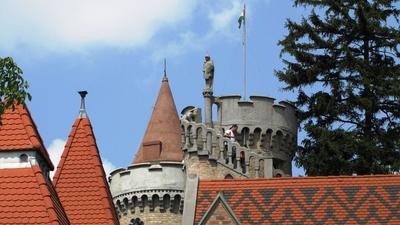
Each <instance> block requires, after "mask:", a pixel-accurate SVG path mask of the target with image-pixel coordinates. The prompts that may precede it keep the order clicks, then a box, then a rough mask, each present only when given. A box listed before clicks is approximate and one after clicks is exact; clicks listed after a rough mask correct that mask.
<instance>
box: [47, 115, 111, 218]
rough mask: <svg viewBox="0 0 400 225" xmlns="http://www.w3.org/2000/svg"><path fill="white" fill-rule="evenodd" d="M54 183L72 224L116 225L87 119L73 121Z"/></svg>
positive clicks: (97, 152) (109, 196) (94, 141)
mask: <svg viewBox="0 0 400 225" xmlns="http://www.w3.org/2000/svg"><path fill="white" fill-rule="evenodd" d="M53 182H54V186H55V187H56V190H57V193H58V195H59V197H60V200H61V203H62V205H63V206H64V209H65V212H66V214H67V216H68V218H69V219H70V221H71V224H72V225H85V224H87V225H94V224H96V225H116V224H118V219H117V215H116V213H115V210H114V205H113V203H112V199H111V194H110V192H109V189H108V184H107V181H106V175H105V173H104V170H103V166H102V163H101V159H100V154H99V151H98V149H97V145H96V140H95V137H94V134H93V130H92V126H91V124H90V121H89V119H88V118H79V119H76V121H75V123H74V125H73V127H72V130H71V133H70V135H69V137H68V140H67V143H66V145H65V149H64V152H63V154H62V156H61V160H60V163H59V165H58V167H57V172H56V174H55V175H54V180H53Z"/></svg>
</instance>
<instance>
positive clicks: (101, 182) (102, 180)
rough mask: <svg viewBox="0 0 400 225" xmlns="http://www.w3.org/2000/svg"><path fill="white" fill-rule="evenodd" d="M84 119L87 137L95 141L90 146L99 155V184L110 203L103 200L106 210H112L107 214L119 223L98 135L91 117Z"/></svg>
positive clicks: (104, 197) (97, 158) (110, 218)
mask: <svg viewBox="0 0 400 225" xmlns="http://www.w3.org/2000/svg"><path fill="white" fill-rule="evenodd" d="M83 119H86V120H87V122H86V124H83V125H84V126H83V128H86V129H87V136H86V137H87V138H88V137H89V138H92V139H93V140H92V141H93V143H92V144H91V145H90V146H89V147H91V149H93V151H95V156H97V157H95V158H96V160H98V161H97V163H98V165H96V166H97V167H98V170H96V172H99V171H100V173H101V174H98V176H97V178H98V179H97V181H98V182H99V186H100V187H101V188H103V189H104V191H105V196H102V197H103V199H105V200H106V201H107V202H108V204H107V203H106V202H105V201H103V206H104V210H107V211H108V210H109V211H110V214H106V215H107V216H108V217H109V220H111V221H112V222H114V223H119V220H118V219H117V218H118V216H117V214H116V212H115V210H114V207H113V205H114V204H113V201H112V196H111V192H110V188H109V186H108V183H107V179H106V178H107V174H106V173H105V172H104V167H103V163H102V160H101V157H100V151H99V149H98V147H97V143H96V137H95V136H94V132H93V128H92V125H91V123H90V120H89V118H83ZM86 120H85V121H86ZM101 194H102V195H103V194H104V192H103V193H101ZM110 204H111V205H110ZM111 206H112V207H111Z"/></svg>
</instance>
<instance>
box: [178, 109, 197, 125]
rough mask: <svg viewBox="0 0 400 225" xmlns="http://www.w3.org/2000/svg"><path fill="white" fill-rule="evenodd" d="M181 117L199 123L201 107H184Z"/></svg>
mask: <svg viewBox="0 0 400 225" xmlns="http://www.w3.org/2000/svg"><path fill="white" fill-rule="evenodd" d="M181 114H182V117H181V119H183V120H186V121H188V122H196V123H201V109H200V108H197V107H194V106H187V107H185V108H184V109H183V110H182V112H181Z"/></svg>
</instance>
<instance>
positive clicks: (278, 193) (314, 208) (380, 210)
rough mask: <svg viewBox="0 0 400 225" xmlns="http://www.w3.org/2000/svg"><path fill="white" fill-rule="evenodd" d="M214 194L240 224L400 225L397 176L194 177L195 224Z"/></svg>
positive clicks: (399, 187) (209, 204) (207, 207)
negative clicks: (228, 207)
mask: <svg viewBox="0 0 400 225" xmlns="http://www.w3.org/2000/svg"><path fill="white" fill-rule="evenodd" d="M219 192H222V193H223V195H224V197H225V199H226V201H227V202H228V204H229V205H230V207H231V208H232V209H233V211H234V213H235V215H236V216H237V217H238V219H239V220H240V222H241V223H242V224H400V223H399V218H400V210H399V208H398V207H399V205H400V176H390V175H380V176H355V177H354V176H352V177H307V178H280V179H241V180H200V182H199V188H198V194H197V203H196V215H195V224H198V223H199V221H200V220H201V219H202V217H203V216H204V214H205V212H206V211H207V210H208V209H209V208H210V206H211V203H212V202H213V200H214V199H215V198H216V196H217V194H218V193H219Z"/></svg>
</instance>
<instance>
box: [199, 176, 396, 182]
mask: <svg viewBox="0 0 400 225" xmlns="http://www.w3.org/2000/svg"><path fill="white" fill-rule="evenodd" d="M383 177H399V178H400V175H395V174H376V175H357V176H351V175H339V176H304V177H274V178H246V179H201V181H202V182H216V181H218V182H225V183H231V182H234V181H247V182H248V181H260V182H261V181H283V180H319V179H332V180H333V179H362V178H383Z"/></svg>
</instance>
